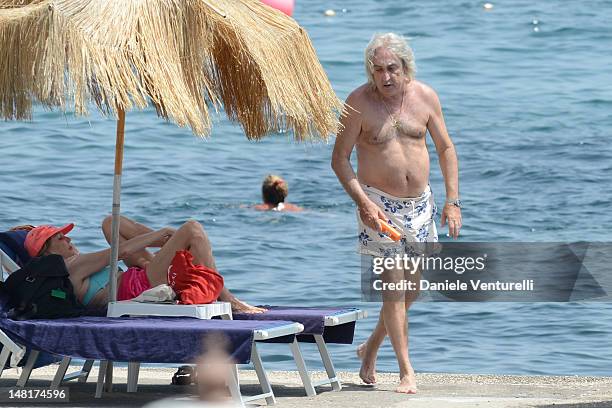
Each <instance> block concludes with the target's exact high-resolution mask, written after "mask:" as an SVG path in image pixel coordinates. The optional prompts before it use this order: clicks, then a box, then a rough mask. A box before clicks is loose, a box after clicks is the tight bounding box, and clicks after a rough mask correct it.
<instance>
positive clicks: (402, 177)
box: [332, 33, 461, 393]
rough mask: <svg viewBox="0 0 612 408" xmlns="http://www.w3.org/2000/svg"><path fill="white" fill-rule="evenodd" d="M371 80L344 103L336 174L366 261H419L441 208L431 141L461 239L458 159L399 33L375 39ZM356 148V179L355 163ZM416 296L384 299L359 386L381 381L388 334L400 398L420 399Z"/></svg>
mask: <svg viewBox="0 0 612 408" xmlns="http://www.w3.org/2000/svg"><path fill="white" fill-rule="evenodd" d="M365 68H366V73H367V78H368V81H367V83H366V84H363V85H361V86H360V87H358V88H357V89H355V90H354V91H353V92H351V94H350V95H349V96H348V98H347V100H346V105H347V108H346V114H345V115H343V117H342V118H341V123H342V125H343V126H342V127H341V130H340V132H339V133H338V135H337V138H336V143H335V146H334V151H333V156H332V168H333V169H334V172H335V173H336V175H337V177H338V179H339V180H340V182H341V183H342V186H343V187H344V189H345V190H346V192H347V193H348V194H349V196H350V197H351V198H352V199H353V201H355V204H356V205H357V210H358V215H357V219H358V225H359V231H358V235H359V244H358V248H359V252H360V253H361V254H362V255H366V256H368V257H389V256H395V255H403V254H407V255H408V256H412V255H414V254H415V253H416V252H418V251H416V250H415V247H416V246H418V243H423V242H435V241H437V240H438V236H437V231H436V225H435V222H434V215H435V214H436V206H435V203H434V200H433V195H432V192H431V189H430V187H429V153H428V151H427V145H426V143H425V136H426V134H427V132H428V131H429V134H430V136H431V138H432V140H433V143H434V145H435V147H436V152H437V153H438V156H439V161H440V167H441V169H442V174H443V176H444V182H445V186H446V202H445V205H444V209H443V210H442V215H441V218H442V219H441V225H442V226H444V225H445V224H446V223H448V229H449V235H450V236H452V237H453V238H457V237H458V235H459V230H460V228H461V209H460V208H461V203H460V201H459V182H458V168H457V155H456V153H455V148H454V146H453V143H452V141H451V139H450V137H449V135H448V132H447V130H446V125H445V124H444V117H443V115H442V108H441V106H440V101H439V99H438V96H437V94H436V92H435V91H434V90H433V89H432V88H430V87H429V86H427V85H426V84H424V83H422V82H419V81H417V80H416V79H415V78H414V73H415V63H414V57H413V53H412V50H411V49H410V47H409V45H408V43H407V41H406V40H405V39H404V38H403V37H401V36H399V35H397V34H393V33H387V34H377V35H375V36H374V37H373V38H372V40H371V41H370V43H369V44H368V46H367V48H366V50H365ZM353 147H356V149H357V158H358V159H357V164H358V170H357V174H355V172H354V171H353V168H352V166H351V162H350V157H351V153H352V151H353ZM381 222H387V223H389V224H390V225H391V226H392V227H394V228H396V229H397V230H398V231H399V232H400V233H401V239H400V240H399V241H397V242H394V241H392V240H391V239H390V238H388V237H387V236H385V235H383V234H381V232H382V229H381ZM414 273H415V271H412V272H411V271H407V270H403V269H399V268H396V269H395V270H391V271H385V273H383V275H382V280H383V282H397V281H399V280H401V279H409V280H413V279H414ZM415 298H416V292H415V291H408V292H406V293H405V294H402V296H401V298H400V300H399V301H398V298H397V296H390V295H388V294H387V295H386V294H385V293H383V306H382V308H381V311H380V316H379V320H378V324H377V325H376V328H375V329H374V331H373V332H372V334H371V335H370V337H369V338H368V340H367V341H366V342H365V343H364V344H362V345H361V346H359V348H358V350H357V353H358V355H359V356H360V357H361V358H362V360H363V361H362V365H361V370H360V373H359V375H360V377H361V379H362V380H363V381H364V382H365V383H368V384H372V383H375V382H376V356H377V353H378V349H379V347H380V345H381V344H382V342H383V340H384V339H385V336H386V335H387V334H388V335H389V338H390V340H391V344H392V346H393V350H394V351H395V355H396V357H397V361H398V363H399V369H400V382H399V385H398V387H397V389H396V391H397V392H403V393H415V392H416V390H417V386H416V379H415V375H414V370H413V368H412V365H411V363H410V358H409V353H408V333H407V331H408V330H407V329H408V316H407V310H408V308H409V307H410V305H411V304H412V302H413V301H414V299H415Z"/></svg>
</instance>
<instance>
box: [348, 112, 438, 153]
mask: <svg viewBox="0 0 612 408" xmlns="http://www.w3.org/2000/svg"><path fill="white" fill-rule="evenodd" d="M364 119H365V120H364V121H363V122H362V128H361V134H360V136H359V139H360V142H363V143H368V144H373V145H377V144H384V143H388V142H391V141H398V142H400V143H402V144H404V143H409V144H412V143H419V144H420V143H423V142H424V139H425V135H426V134H427V123H426V121H425V120H423V119H422V118H418V117H415V116H414V115H411V114H409V113H403V114H402V115H400V116H392V115H388V114H378V115H370V117H366V118H364Z"/></svg>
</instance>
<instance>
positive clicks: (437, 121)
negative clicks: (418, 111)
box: [425, 87, 461, 238]
mask: <svg viewBox="0 0 612 408" xmlns="http://www.w3.org/2000/svg"><path fill="white" fill-rule="evenodd" d="M425 95H426V98H427V101H428V104H429V106H430V107H431V114H430V116H429V120H428V121H427V130H429V134H430V135H431V138H432V140H433V142H434V145H435V146H436V152H437V153H438V158H439V161H440V169H441V170H442V176H443V177H444V185H445V187H446V200H445V201H444V208H443V210H442V216H441V224H442V226H444V225H445V224H446V222H448V233H449V235H450V236H451V237H453V238H457V237H458V236H459V230H460V229H461V209H460V208H459V207H456V206H454V205H452V204H448V203H447V201H449V200H457V199H459V168H458V164H457V153H456V151H455V145H454V144H453V142H452V140H451V138H450V136H449V135H448V131H447V130H446V124H445V123H444V115H443V114H442V106H441V104H440V99H439V98H438V95H437V94H436V92H435V91H434V90H433V89H431V88H429V87H426V88H425Z"/></svg>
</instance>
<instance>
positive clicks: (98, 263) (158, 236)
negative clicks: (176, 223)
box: [69, 228, 173, 280]
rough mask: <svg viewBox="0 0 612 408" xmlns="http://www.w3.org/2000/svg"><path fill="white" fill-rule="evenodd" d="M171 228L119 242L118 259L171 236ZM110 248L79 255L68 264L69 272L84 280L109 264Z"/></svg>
mask: <svg viewBox="0 0 612 408" xmlns="http://www.w3.org/2000/svg"><path fill="white" fill-rule="evenodd" d="M172 233H173V230H172V229H170V228H162V229H160V230H157V231H153V232H149V233H147V234H143V235H139V236H137V237H134V238H132V239H130V240H128V241H124V242H122V243H120V244H119V260H122V259H124V258H126V257H128V256H129V255H130V254H132V253H134V252H137V251H140V250H141V249H144V248H146V247H148V246H150V245H151V244H153V243H155V242H160V241H162V240H164V239H165V238H166V237H168V236H171V235H172ZM110 255H111V249H110V248H108V249H104V250H102V251H97V252H91V253H87V254H81V255H79V256H78V257H77V258H76V259H75V260H74V261H73V262H71V263H70V265H69V270H70V273H71V275H72V276H73V277H75V278H79V279H81V280H84V279H86V278H88V277H90V276H91V275H93V274H95V273H96V272H98V271H100V270H101V269H102V268H104V267H106V266H108V265H109V264H110Z"/></svg>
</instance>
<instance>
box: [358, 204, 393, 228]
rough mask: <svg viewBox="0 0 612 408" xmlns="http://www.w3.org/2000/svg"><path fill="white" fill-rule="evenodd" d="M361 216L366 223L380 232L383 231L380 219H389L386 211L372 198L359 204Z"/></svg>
mask: <svg viewBox="0 0 612 408" xmlns="http://www.w3.org/2000/svg"><path fill="white" fill-rule="evenodd" d="M359 217H360V218H361V221H363V223H364V224H365V225H367V226H368V227H370V228H372V229H373V230H375V231H378V232H382V229H381V227H380V223H379V222H378V220H384V221H386V220H387V217H386V216H385V213H384V212H383V211H382V210H381V209H380V207H379V206H377V205H376V204H374V203H373V202H372V201H370V200H367V201H366V202H364V203H363V204H362V205H360V206H359Z"/></svg>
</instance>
